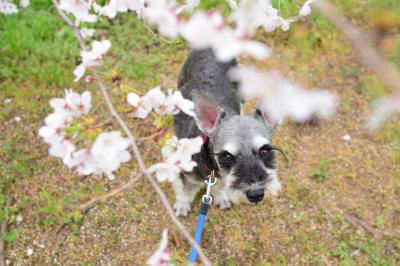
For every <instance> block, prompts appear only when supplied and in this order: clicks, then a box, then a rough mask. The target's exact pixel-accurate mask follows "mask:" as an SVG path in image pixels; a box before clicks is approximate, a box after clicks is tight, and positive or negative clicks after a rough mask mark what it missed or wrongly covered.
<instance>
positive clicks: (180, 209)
mask: <svg viewBox="0 0 400 266" xmlns="http://www.w3.org/2000/svg"><path fill="white" fill-rule="evenodd" d="M174 210H175V215H176V216H181V217H185V216H187V215H188V213H189V212H190V203H186V202H182V201H176V202H175V204H174Z"/></svg>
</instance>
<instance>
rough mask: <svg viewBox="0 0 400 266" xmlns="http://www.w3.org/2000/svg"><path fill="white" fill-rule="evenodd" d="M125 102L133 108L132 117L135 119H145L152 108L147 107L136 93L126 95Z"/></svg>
mask: <svg viewBox="0 0 400 266" xmlns="http://www.w3.org/2000/svg"><path fill="white" fill-rule="evenodd" d="M127 101H128V104H130V105H131V106H132V107H133V115H134V116H135V117H137V118H142V119H143V118H146V117H147V116H148V115H149V113H150V112H151V109H152V107H151V106H148V105H147V104H146V102H145V101H143V99H142V98H141V97H140V96H139V95H137V94H136V93H133V92H131V93H128V95H127Z"/></svg>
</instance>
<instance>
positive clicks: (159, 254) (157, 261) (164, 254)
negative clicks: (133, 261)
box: [147, 229, 173, 266]
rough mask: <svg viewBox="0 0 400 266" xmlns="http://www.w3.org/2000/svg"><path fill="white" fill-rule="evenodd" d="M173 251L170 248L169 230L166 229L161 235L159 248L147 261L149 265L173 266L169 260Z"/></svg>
mask: <svg viewBox="0 0 400 266" xmlns="http://www.w3.org/2000/svg"><path fill="white" fill-rule="evenodd" d="M170 259H171V251H170V250H169V248H168V230H166V229H165V230H164V231H163V233H162V237H161V242H160V246H159V248H158V249H157V250H156V251H155V252H154V253H153V255H151V257H150V258H149V259H148V261H147V265H149V266H173V265H172V264H171V263H170V262H169V261H170Z"/></svg>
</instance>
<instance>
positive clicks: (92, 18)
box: [59, 0, 97, 25]
mask: <svg viewBox="0 0 400 266" xmlns="http://www.w3.org/2000/svg"><path fill="white" fill-rule="evenodd" d="M59 7H60V9H62V10H65V11H67V12H70V13H72V14H73V15H74V16H75V24H76V25H79V23H80V22H92V23H93V22H96V21H97V16H96V15H94V14H90V8H91V4H89V3H88V2H86V1H85V0H60V6H59Z"/></svg>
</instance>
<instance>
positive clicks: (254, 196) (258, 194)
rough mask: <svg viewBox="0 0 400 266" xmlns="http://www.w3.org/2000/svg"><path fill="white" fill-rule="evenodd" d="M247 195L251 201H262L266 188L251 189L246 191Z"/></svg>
mask: <svg viewBox="0 0 400 266" xmlns="http://www.w3.org/2000/svg"><path fill="white" fill-rule="evenodd" d="M246 197H247V199H248V200H249V201H250V202H254V203H257V202H260V201H262V200H263V198H264V189H257V190H249V191H247V192H246Z"/></svg>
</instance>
